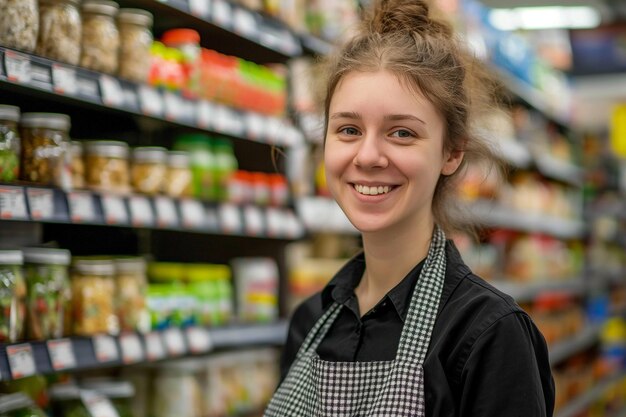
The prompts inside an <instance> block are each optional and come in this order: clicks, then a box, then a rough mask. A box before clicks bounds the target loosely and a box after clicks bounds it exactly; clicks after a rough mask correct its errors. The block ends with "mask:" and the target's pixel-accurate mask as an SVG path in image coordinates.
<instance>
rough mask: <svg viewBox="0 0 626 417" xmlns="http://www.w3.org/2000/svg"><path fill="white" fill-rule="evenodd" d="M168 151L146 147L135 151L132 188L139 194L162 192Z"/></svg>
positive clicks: (156, 147)
mask: <svg viewBox="0 0 626 417" xmlns="http://www.w3.org/2000/svg"><path fill="white" fill-rule="evenodd" d="M166 162H167V149H165V148H161V147H159V146H144V147H139V148H135V149H133V163H132V173H131V179H132V186H133V189H134V190H135V191H137V192H140V193H143V194H148V195H155V194H158V193H159V192H161V190H162V188H163V183H164V181H165V175H166V171H167V165H166Z"/></svg>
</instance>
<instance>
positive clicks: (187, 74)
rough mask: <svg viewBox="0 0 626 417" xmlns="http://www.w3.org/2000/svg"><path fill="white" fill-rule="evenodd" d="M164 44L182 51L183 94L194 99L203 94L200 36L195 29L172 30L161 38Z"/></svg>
mask: <svg viewBox="0 0 626 417" xmlns="http://www.w3.org/2000/svg"><path fill="white" fill-rule="evenodd" d="M161 40H162V41H163V44H165V46H167V47H170V48H176V49H178V50H179V51H180V53H181V57H182V67H183V70H184V78H185V81H184V87H183V92H184V93H185V94H187V95H189V96H192V97H199V96H200V95H201V93H202V91H201V85H200V75H201V72H200V53H201V48H200V34H199V33H198V32H197V31H195V30H193V29H171V30H168V31H167V32H165V33H164V34H163V36H162V37H161Z"/></svg>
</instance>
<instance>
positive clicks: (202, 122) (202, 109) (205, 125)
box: [197, 100, 215, 129]
mask: <svg viewBox="0 0 626 417" xmlns="http://www.w3.org/2000/svg"><path fill="white" fill-rule="evenodd" d="M214 112H215V110H214V109H213V104H212V103H209V102H208V101H206V100H200V101H198V120H197V124H198V127H200V128H202V129H210V128H211V127H212V126H213V113H214Z"/></svg>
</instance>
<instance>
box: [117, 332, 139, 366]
mask: <svg viewBox="0 0 626 417" xmlns="http://www.w3.org/2000/svg"><path fill="white" fill-rule="evenodd" d="M120 346H121V348H122V361H123V362H124V363H126V364H128V363H135V362H140V361H142V360H143V347H142V346H141V341H140V340H139V336H137V335H136V334H134V333H129V334H124V335H122V336H120Z"/></svg>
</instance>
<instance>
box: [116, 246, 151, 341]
mask: <svg viewBox="0 0 626 417" xmlns="http://www.w3.org/2000/svg"><path fill="white" fill-rule="evenodd" d="M115 269H116V276H115V284H116V285H115V287H116V288H115V290H116V296H115V301H116V311H117V316H118V317H119V321H120V330H121V331H131V332H134V331H140V332H145V331H148V330H150V317H149V315H148V310H147V307H146V292H147V285H148V282H147V278H146V261H145V260H144V259H143V258H119V259H116V260H115Z"/></svg>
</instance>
